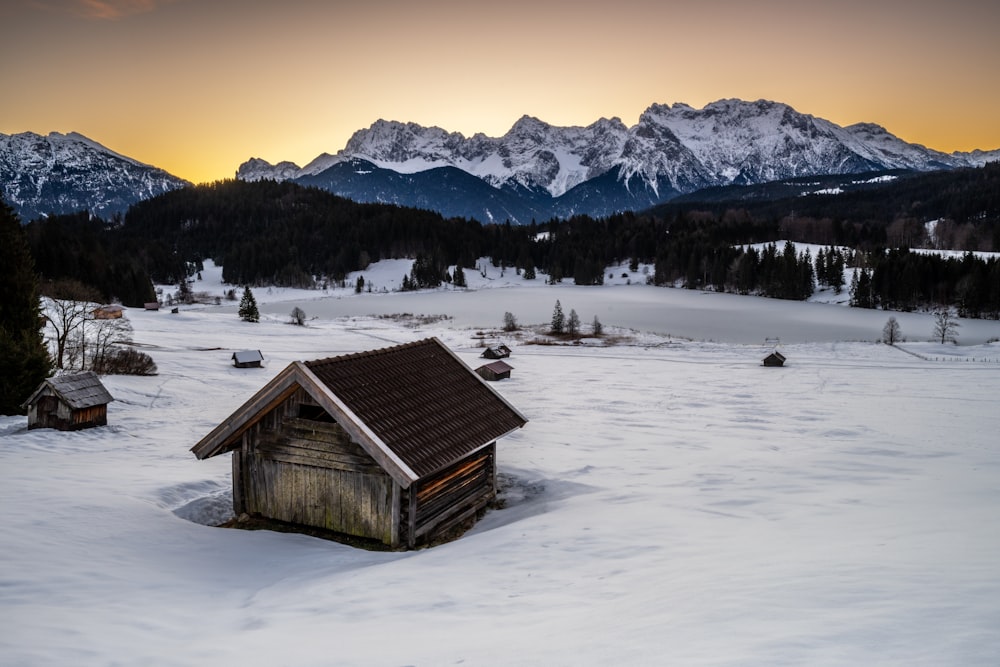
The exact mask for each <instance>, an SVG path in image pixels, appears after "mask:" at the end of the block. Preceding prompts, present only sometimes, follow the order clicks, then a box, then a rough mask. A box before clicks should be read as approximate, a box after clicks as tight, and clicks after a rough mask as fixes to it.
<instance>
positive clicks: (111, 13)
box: [29, 0, 177, 21]
mask: <svg viewBox="0 0 1000 667" xmlns="http://www.w3.org/2000/svg"><path fill="white" fill-rule="evenodd" d="M176 1H177V0H36V1H35V2H30V3H29V4H31V5H32V6H34V7H36V8H39V9H43V10H46V11H50V12H56V13H62V14H72V15H74V16H79V17H82V18H87V19H95V20H103V21H116V20H118V19H121V18H125V17H127V16H134V15H136V14H146V13H149V12H152V11H155V10H156V9H157V8H158V7H162V6H163V5H167V4H171V3H173V2H176Z"/></svg>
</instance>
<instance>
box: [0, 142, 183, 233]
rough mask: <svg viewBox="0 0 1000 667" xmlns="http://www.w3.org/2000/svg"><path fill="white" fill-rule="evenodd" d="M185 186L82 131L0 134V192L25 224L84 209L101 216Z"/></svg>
mask: <svg viewBox="0 0 1000 667" xmlns="http://www.w3.org/2000/svg"><path fill="white" fill-rule="evenodd" d="M186 185H190V183H188V182H187V181H185V180H183V179H180V178H177V177H176V176H171V175H170V174H168V173H167V172H165V171H163V170H162V169H158V168H156V167H153V166H150V165H147V164H143V163H141V162H138V161H137V160H133V159H132V158H129V157H126V156H124V155H120V154H118V153H115V152H114V151H112V150H110V149H108V148H106V147H104V146H102V145H101V144H99V143H97V142H96V141H93V140H91V139H88V138H87V137H85V136H83V135H82V134H77V133H75V132H71V133H69V134H60V133H59V132H52V133H50V134H49V135H48V136H41V135H39V134H35V133H33V132H24V133H21V134H10V135H7V134H0V196H2V197H3V199H4V201H6V202H7V203H8V204H10V205H11V206H12V207H13V208H14V210H15V211H16V212H17V213H18V215H19V216H20V217H21V220H22V221H23V222H28V221H30V220H33V219H35V218H38V217H40V216H44V215H48V214H52V213H55V214H62V213H72V212H74V211H80V210H88V211H90V212H91V213H93V214H95V215H99V216H101V217H103V218H110V217H111V216H112V215H114V214H115V213H124V212H125V211H126V210H128V207H129V206H131V205H132V204H134V203H136V202H138V201H141V200H143V199H148V198H150V197H154V196H156V195H159V194H163V193H164V192H167V191H169V190H173V189H176V188H182V187H184V186H186Z"/></svg>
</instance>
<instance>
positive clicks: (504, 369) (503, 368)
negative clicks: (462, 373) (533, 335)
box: [476, 361, 514, 382]
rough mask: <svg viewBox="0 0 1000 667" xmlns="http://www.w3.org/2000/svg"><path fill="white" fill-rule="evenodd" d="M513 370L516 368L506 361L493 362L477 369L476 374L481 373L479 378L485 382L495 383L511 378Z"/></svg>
mask: <svg viewBox="0 0 1000 667" xmlns="http://www.w3.org/2000/svg"><path fill="white" fill-rule="evenodd" d="M512 370H514V367H513V366H511V365H510V364H508V363H507V362H505V361H491V362H490V363H488V364H483V365H482V366H480V367H479V368H477V369H476V372H477V373H479V377H481V378H483V379H484V380H489V381H490V382H493V381H496V380H504V379H506V378H509V377H510V372H511V371H512Z"/></svg>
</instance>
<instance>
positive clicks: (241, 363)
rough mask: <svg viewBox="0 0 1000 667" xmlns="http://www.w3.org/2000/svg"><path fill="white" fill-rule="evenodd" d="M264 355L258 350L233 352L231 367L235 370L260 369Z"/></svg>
mask: <svg viewBox="0 0 1000 667" xmlns="http://www.w3.org/2000/svg"><path fill="white" fill-rule="evenodd" d="M263 361H264V355H263V354H261V353H260V350H239V351H237V352H233V366H236V368H260V365H261V363H263Z"/></svg>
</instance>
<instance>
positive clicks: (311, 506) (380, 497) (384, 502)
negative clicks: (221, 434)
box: [233, 391, 396, 544]
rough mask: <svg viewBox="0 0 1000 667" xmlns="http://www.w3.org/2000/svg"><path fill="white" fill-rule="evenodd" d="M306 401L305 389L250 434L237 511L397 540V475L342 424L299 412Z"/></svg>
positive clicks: (241, 459)
mask: <svg viewBox="0 0 1000 667" xmlns="http://www.w3.org/2000/svg"><path fill="white" fill-rule="evenodd" d="M303 403H306V401H305V400H304V397H303V396H302V392H301V391H300V392H297V393H296V394H295V395H293V396H292V397H291V398H290V399H288V400H287V401H285V402H284V403H283V404H281V405H279V406H277V407H276V409H275V410H274V411H272V413H271V414H269V415H268V416H267V417H266V418H265V419H263V420H261V422H260V423H258V424H257V425H256V426H254V427H253V428H251V429H250V430H248V431H247V433H246V434H245V435H244V438H243V446H242V447H241V450H240V451H239V452H234V463H233V472H234V479H233V505H234V509H236V511H238V512H239V511H244V512H248V513H251V514H253V513H258V514H260V515H261V516H265V517H268V518H271V519H275V520H278V521H285V522H288V523H295V524H300V525H304V526H314V527H317V528H325V529H328V530H333V531H337V532H340V533H345V534H348V535H355V536H358V537H365V538H371V539H377V540H380V541H382V542H384V543H386V544H395V543H396V536H395V535H394V534H393V502H392V501H393V487H394V483H393V481H392V479H391V478H390V477H389V476H388V474H386V473H385V472H384V471H383V470H382V469H381V468H380V467H379V466H378V465H377V464H376V462H375V461H374V459H372V458H371V457H370V456H368V454H367V453H365V451H364V450H362V449H361V447H360V446H359V445H358V444H357V443H354V442H351V439H350V437H349V436H348V434H347V433H346V432H345V431H344V429H343V428H341V427H340V426H339V425H338V424H336V423H334V422H327V421H315V420H312V419H303V418H300V417H298V416H297V415H298V408H299V405H301V404H303ZM237 459H238V463H237ZM237 465H239V467H240V469H239V471H237V469H236V467H237Z"/></svg>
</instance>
